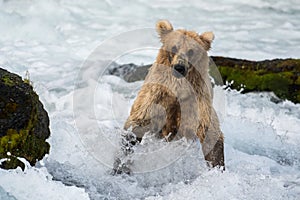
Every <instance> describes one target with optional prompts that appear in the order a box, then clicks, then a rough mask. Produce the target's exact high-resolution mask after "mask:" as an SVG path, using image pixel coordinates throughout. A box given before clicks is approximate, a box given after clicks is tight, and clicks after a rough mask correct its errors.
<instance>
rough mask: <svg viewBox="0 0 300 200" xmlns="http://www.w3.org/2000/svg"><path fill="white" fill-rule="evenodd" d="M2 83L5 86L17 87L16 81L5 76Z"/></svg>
mask: <svg viewBox="0 0 300 200" xmlns="http://www.w3.org/2000/svg"><path fill="white" fill-rule="evenodd" d="M2 81H3V82H4V84H5V85H8V86H14V85H15V83H14V81H13V80H11V79H10V77H9V76H8V75H4V76H3V77H2Z"/></svg>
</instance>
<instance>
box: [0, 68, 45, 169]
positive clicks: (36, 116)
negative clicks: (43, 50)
mask: <svg viewBox="0 0 300 200" xmlns="http://www.w3.org/2000/svg"><path fill="white" fill-rule="evenodd" d="M0 91H1V94H0V159H1V160H2V161H3V162H1V164H0V167H1V168H4V169H13V168H16V167H18V166H20V167H22V168H24V164H23V163H22V162H21V161H20V160H19V159H18V158H25V159H26V160H27V161H28V162H29V163H30V164H31V165H35V163H36V162H37V161H38V160H41V159H42V158H43V157H44V155H45V154H47V153H49V148H50V145H49V144H48V143H47V142H46V141H45V140H46V139H47V138H48V137H49V136H50V130H49V117H48V114H47V112H46V111H45V110H44V108H43V105H42V103H41V102H40V101H39V97H38V95H37V94H36V93H35V92H34V91H33V88H32V86H31V85H30V84H29V81H28V80H25V81H23V80H22V78H21V77H20V76H18V75H16V74H13V73H10V72H8V71H6V70H4V69H1V68H0Z"/></svg>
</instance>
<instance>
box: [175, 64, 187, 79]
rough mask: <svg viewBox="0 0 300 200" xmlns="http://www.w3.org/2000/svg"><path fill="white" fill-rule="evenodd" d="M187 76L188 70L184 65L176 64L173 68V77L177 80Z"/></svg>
mask: <svg viewBox="0 0 300 200" xmlns="http://www.w3.org/2000/svg"><path fill="white" fill-rule="evenodd" d="M186 74H187V68H186V67H185V65H183V64H176V65H174V66H173V76H175V77H176V78H183V77H185V75H186Z"/></svg>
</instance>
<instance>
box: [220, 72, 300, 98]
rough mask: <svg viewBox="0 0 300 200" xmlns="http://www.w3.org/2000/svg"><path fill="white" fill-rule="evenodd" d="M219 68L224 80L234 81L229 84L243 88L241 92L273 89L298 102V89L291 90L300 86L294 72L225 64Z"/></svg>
mask: <svg viewBox="0 0 300 200" xmlns="http://www.w3.org/2000/svg"><path fill="white" fill-rule="evenodd" d="M219 70H220V73H221V75H222V77H223V79H224V80H227V81H232V80H233V81H234V83H233V84H232V86H231V87H232V88H234V89H238V90H239V89H241V88H244V90H243V92H251V91H273V92H274V93H275V94H276V95H277V96H278V97H279V98H281V99H288V100H291V101H293V102H295V103H300V98H299V91H298V90H297V89H296V90H295V91H293V90H291V88H293V87H295V88H297V87H299V86H300V84H299V77H298V76H297V75H296V72H291V71H283V72H278V73H270V72H268V71H265V70H262V69H260V70H257V71H253V70H249V69H246V70H243V69H240V68H232V67H226V66H220V67H219ZM295 77H296V79H295ZM296 86H297V87H296Z"/></svg>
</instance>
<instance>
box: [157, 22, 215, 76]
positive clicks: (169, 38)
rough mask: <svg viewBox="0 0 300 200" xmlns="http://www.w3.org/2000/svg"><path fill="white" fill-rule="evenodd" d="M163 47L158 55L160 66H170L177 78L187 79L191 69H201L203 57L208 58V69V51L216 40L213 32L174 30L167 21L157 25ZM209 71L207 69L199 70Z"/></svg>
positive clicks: (206, 64)
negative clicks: (199, 32) (200, 32)
mask: <svg viewBox="0 0 300 200" xmlns="http://www.w3.org/2000/svg"><path fill="white" fill-rule="evenodd" d="M156 31H157V33H158V35H159V36H160V39H161V42H162V47H161V49H160V53H159V55H158V60H159V64H163V65H166V66H170V67H171V68H172V69H173V70H172V72H173V75H174V76H175V77H176V78H181V77H185V76H186V75H187V74H188V73H189V72H190V71H191V69H193V68H194V69H195V68H199V67H201V66H200V63H203V57H205V58H207V59H206V60H205V59H204V60H205V61H206V62H207V63H205V65H204V67H206V66H207V67H208V57H207V51H208V50H209V49H210V47H211V43H212V41H213V39H214V34H213V33H212V32H204V33H202V34H200V35H199V34H198V33H196V32H194V31H187V30H183V29H178V30H174V29H173V26H172V24H171V23H170V22H169V21H167V20H160V21H158V22H157V24H156ZM197 70H207V69H197Z"/></svg>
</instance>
